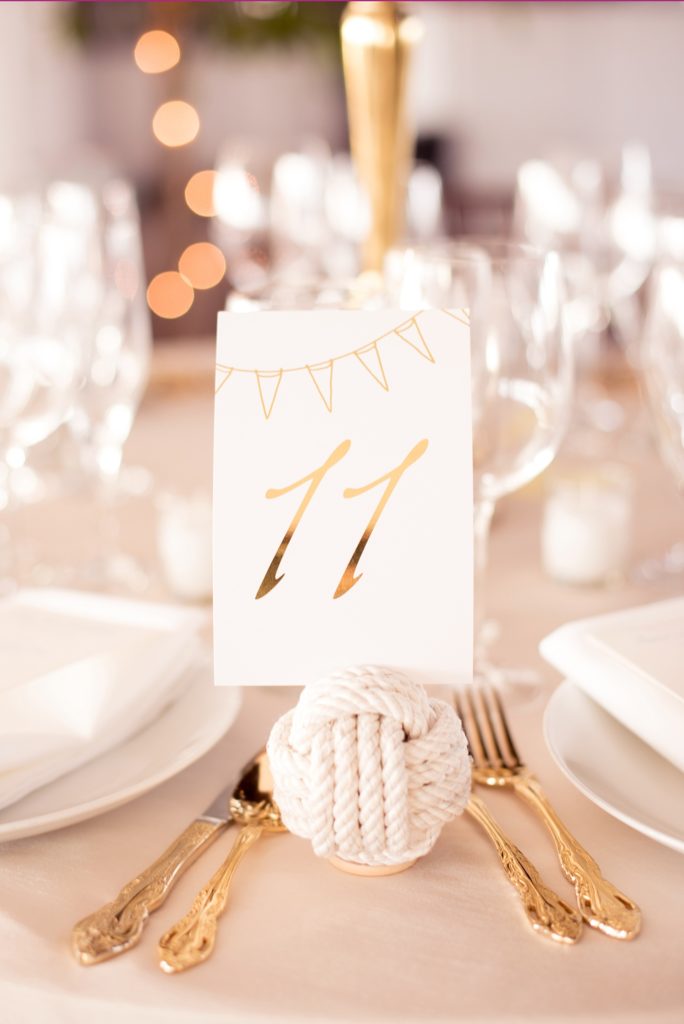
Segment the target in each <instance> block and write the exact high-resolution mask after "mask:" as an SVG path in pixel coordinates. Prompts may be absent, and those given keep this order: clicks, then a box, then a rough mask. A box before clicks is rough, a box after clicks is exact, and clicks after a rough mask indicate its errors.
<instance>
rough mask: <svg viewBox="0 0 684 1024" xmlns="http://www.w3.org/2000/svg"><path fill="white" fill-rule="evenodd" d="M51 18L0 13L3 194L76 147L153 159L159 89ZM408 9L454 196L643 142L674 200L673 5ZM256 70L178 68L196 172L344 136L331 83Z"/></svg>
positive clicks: (428, 123) (678, 153)
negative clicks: (237, 156) (199, 122)
mask: <svg viewBox="0 0 684 1024" xmlns="http://www.w3.org/2000/svg"><path fill="white" fill-rule="evenodd" d="M61 6H62V5H61V4H59V3H49V2H39V3H24V2H5V3H1V4H0V180H7V179H8V178H9V179H11V178H16V177H17V176H22V175H23V174H25V173H26V169H27V168H29V170H30V168H31V167H39V168H42V167H51V166H55V165H59V164H60V163H64V162H65V157H68V156H69V154H70V153H71V152H72V151H74V150H75V149H76V148H77V147H78V145H79V144H80V143H81V142H86V143H87V142H97V143H99V144H101V145H104V146H105V147H106V146H109V147H110V148H111V149H112V150H113V155H114V157H115V158H116V159H117V160H118V162H120V163H121V164H123V166H124V167H125V168H126V169H128V170H129V171H130V172H131V173H134V174H138V175H139V174H140V173H141V172H142V171H143V170H144V168H145V166H149V164H150V162H152V163H154V161H155V160H158V159H159V158H160V156H161V153H160V147H158V146H157V145H156V144H155V143H154V141H153V140H152V138H151V133H150V129H149V123H150V118H151V112H152V111H153V109H154V106H155V103H156V102H158V99H159V90H160V88H161V83H160V82H158V81H154V80H153V79H151V78H150V77H149V76H144V75H141V74H140V73H139V72H138V71H137V70H136V69H135V67H134V66H133V63H132V60H131V56H130V53H128V52H127V51H126V50H125V49H123V50H118V49H117V50H115V51H112V52H111V53H110V54H109V55H107V54H102V53H98V54H96V55H89V56H86V55H84V53H83V51H81V50H79V49H78V48H77V47H76V46H75V45H74V44H72V43H71V42H70V41H69V40H65V39H64V38H63V36H62V34H61V32H60V31H59V30H58V28H57V27H56V25H55V18H56V15H57V14H58V8H60V7H61ZM410 6H412V7H413V8H416V9H418V10H419V12H420V14H421V16H422V17H423V19H424V21H425V24H426V29H427V33H426V38H425V41H424V43H423V46H422V49H421V51H420V52H419V55H418V58H417V62H416V67H415V74H414V76H413V87H414V96H413V102H414V105H415V109H416V112H417V116H418V121H419V124H420V126H421V128H423V129H424V130H434V131H440V132H443V133H446V134H449V135H451V136H453V137H454V138H455V139H456V140H457V146H456V147H455V149H454V152H455V153H457V154H458V164H457V170H458V174H459V178H460V179H461V180H462V181H463V182H464V183H465V184H467V185H468V186H470V187H473V188H482V189H486V188H490V187H491V188H505V187H507V186H508V185H509V184H510V183H511V181H512V178H513V175H514V172H515V169H516V167H517V165H518V164H519V163H520V161H521V160H523V159H525V158H527V157H529V156H531V155H539V154H543V153H544V152H548V151H549V150H551V149H556V148H558V147H559V146H563V147H565V148H574V149H580V150H589V151H591V152H593V153H597V154H598V155H602V156H605V157H606V158H607V159H609V160H612V159H614V158H615V157H616V155H617V153H618V151H619V148H620V146H621V144H622V143H623V142H625V141H630V140H634V139H640V140H643V141H645V142H646V143H648V145H649V146H650V148H651V150H652V154H653V160H654V167H655V172H656V177H657V179H658V180H660V182H661V183H662V184H663V185H665V186H666V187H668V188H671V189H677V188H678V189H681V190H682V191H684V131H683V126H684V112H683V107H684V4H682V3H415V4H412V5H410ZM259 60H260V62H261V63H260V66H256V65H255V66H254V67H252V68H251V69H250V68H248V67H247V66H246V64H245V63H244V58H243V57H240V58H238V57H236V56H234V55H232V54H231V52H230V51H227V50H226V51H220V56H218V57H217V56H215V55H214V56H210V57H209V56H208V57H207V58H206V59H203V58H201V57H199V58H197V59H196V63H195V64H194V65H193V64H192V63H190V64H189V66H188V69H187V77H186V81H187V87H188V91H189V92H190V94H191V95H193V94H194V95H195V97H196V101H197V103H198V106H199V110H200V115H201V116H202V117H203V119H204V129H203V133H202V135H201V136H200V140H198V145H199V146H200V149H201V151H202V156H203V158H206V159H211V157H212V155H213V153H214V152H215V150H216V149H217V148H218V147H219V146H220V143H221V141H222V138H223V137H228V136H230V135H231V134H232V133H235V132H240V133H242V134H244V132H245V131H249V130H250V128H251V127H255V128H257V129H258V131H260V132H261V133H263V134H265V135H269V136H271V137H273V138H274V140H276V141H277V142H278V144H282V145H283V146H285V145H287V144H288V138H291V139H292V140H293V141H294V142H296V140H297V139H298V138H299V137H301V135H302V134H305V133H310V132H313V131H322V132H325V133H328V134H329V135H330V136H331V137H332V138H333V139H339V138H340V137H341V134H342V132H341V113H340V103H339V97H338V95H337V93H336V90H335V81H334V77H333V76H331V75H330V74H329V73H328V74H326V73H324V72H321V71H320V69H317V68H315V67H314V68H312V67H310V66H303V63H302V61H303V58H302V57H301V55H300V56H298V57H296V58H294V59H292V60H291V61H290V63H289V64H288V59H287V58H284V57H283V56H282V55H280V56H277V57H275V58H273V59H271V58H269V57H260V58H259ZM193 75H194V78H193ZM288 83H289V85H288Z"/></svg>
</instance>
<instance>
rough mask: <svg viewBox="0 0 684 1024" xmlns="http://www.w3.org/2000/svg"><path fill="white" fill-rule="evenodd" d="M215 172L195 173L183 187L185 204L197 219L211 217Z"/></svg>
mask: <svg viewBox="0 0 684 1024" xmlns="http://www.w3.org/2000/svg"><path fill="white" fill-rule="evenodd" d="M215 181H216V171H197V173H196V174H193V176H192V178H190V181H189V182H188V183H187V185H186V186H185V202H186V203H187V204H188V206H189V207H190V209H191V210H192V212H193V213H196V214H197V215H198V217H213V216H214V214H215V213H216V208H215V206H214V182H215Z"/></svg>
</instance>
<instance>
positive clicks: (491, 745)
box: [473, 686, 504, 768]
mask: <svg viewBox="0 0 684 1024" xmlns="http://www.w3.org/2000/svg"><path fill="white" fill-rule="evenodd" d="M473 692H474V698H475V699H474V701H473V703H474V705H475V706H476V708H477V712H476V713H477V719H478V723H479V727H480V734H481V736H482V738H483V742H484V748H485V752H486V755H487V764H488V765H489V766H490V767H493V768H503V767H504V761H503V757H502V755H501V749H500V747H499V742H498V740H497V738H496V733H495V732H494V729H493V728H492V722H491V718H490V715H489V709H488V707H487V702H486V700H485V694H484V691H483V690H482V688H481V687H479V686H474V687H473Z"/></svg>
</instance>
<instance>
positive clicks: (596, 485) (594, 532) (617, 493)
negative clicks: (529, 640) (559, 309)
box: [541, 463, 634, 586]
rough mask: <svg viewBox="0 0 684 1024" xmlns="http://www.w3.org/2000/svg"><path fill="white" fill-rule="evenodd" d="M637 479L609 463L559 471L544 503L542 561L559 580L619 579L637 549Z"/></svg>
mask: <svg viewBox="0 0 684 1024" xmlns="http://www.w3.org/2000/svg"><path fill="white" fill-rule="evenodd" d="M633 491H634V486H633V481H632V477H631V475H630V473H629V472H628V471H627V470H626V469H625V468H624V467H623V466H620V465H617V464H612V463H607V464H604V465H599V466H595V467H593V466H592V467H591V468H590V469H581V470H577V471H576V472H574V473H566V474H564V475H561V476H556V477H555V478H554V479H553V480H552V482H551V485H550V492H549V495H548V497H547V499H546V504H545V506H544V515H543V521H542V531H541V549H542V564H543V566H544V570H545V572H546V573H547V575H548V576H550V577H551V578H552V579H554V580H557V581H558V582H560V583H572V584H577V585H587V586H589V585H594V586H596V585H600V584H606V583H610V582H613V581H616V580H618V579H620V578H621V577H622V576H623V575H624V574H625V570H626V567H627V564H628V561H629V557H630V554H631V550H632V506H633Z"/></svg>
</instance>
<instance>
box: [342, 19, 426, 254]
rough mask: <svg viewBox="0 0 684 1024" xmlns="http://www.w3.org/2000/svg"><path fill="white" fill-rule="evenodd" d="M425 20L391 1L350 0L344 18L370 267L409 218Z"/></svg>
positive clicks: (351, 120)
mask: <svg viewBox="0 0 684 1024" xmlns="http://www.w3.org/2000/svg"><path fill="white" fill-rule="evenodd" d="M421 35H422V25H421V22H420V21H419V20H418V19H417V18H415V17H413V16H411V15H407V14H404V13H403V12H402V11H401V10H400V9H399V5H398V4H396V3H390V2H377V3H348V4H347V7H346V10H345V12H344V15H343V16H342V23H341V37H342V61H343V65H344V81H345V87H346V93H347V115H348V119H349V138H350V144H351V152H352V157H353V158H354V163H355V164H356V168H357V172H358V175H359V179H360V181H361V183H362V184H363V186H364V187H365V189H366V191H367V193H368V198H369V201H370V208H371V228H370V233H369V235H368V238H367V240H366V243H365V245H364V250H363V267H364V270H366V271H375V272H379V271H380V270H381V269H382V263H383V259H384V256H385V253H386V251H387V250H388V249H389V248H390V247H391V246H392V245H394V244H395V243H396V242H397V241H399V239H400V237H401V234H402V231H403V226H404V208H405V204H406V186H407V182H408V176H409V173H410V168H411V162H412V157H413V141H414V138H413V132H412V130H411V128H410V126H409V121H408V116H407V110H406V91H407V88H406V86H407V78H408V70H409V63H410V56H411V52H412V50H413V47H414V46H415V44H416V43H417V42H418V41H419V39H420V37H421Z"/></svg>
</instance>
